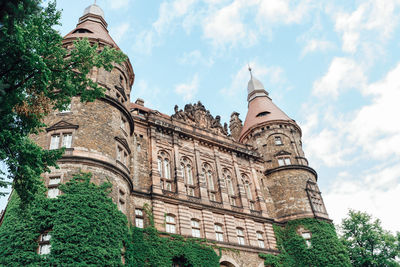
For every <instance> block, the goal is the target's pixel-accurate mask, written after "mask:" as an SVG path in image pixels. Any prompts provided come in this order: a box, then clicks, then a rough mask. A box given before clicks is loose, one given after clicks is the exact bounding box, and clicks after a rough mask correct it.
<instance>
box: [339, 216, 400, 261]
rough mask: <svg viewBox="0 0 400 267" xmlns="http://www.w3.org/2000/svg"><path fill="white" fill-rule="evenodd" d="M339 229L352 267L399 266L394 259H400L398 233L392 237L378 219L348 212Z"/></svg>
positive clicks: (399, 238)
mask: <svg viewBox="0 0 400 267" xmlns="http://www.w3.org/2000/svg"><path fill="white" fill-rule="evenodd" d="M340 228H341V231H342V236H341V241H342V243H343V244H344V245H345V246H346V247H347V250H348V251H349V256H350V260H351V263H352V264H353V266H356V267H357V266H371V267H374V266H379V267H385V266H400V263H399V262H396V259H395V258H396V257H400V233H399V232H398V233H397V235H396V236H394V235H392V234H391V233H390V232H388V231H385V230H383V229H382V227H381V222H380V221H379V219H376V220H374V221H373V219H372V217H371V215H369V214H367V213H364V212H360V211H353V210H350V211H349V213H348V217H347V218H345V219H343V221H342V224H341V226H340Z"/></svg>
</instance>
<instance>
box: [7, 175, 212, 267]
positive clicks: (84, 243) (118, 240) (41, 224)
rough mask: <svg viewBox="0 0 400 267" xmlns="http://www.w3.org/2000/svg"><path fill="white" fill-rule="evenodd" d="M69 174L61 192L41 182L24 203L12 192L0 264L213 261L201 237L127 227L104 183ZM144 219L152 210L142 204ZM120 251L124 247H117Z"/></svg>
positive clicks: (209, 266)
mask: <svg viewBox="0 0 400 267" xmlns="http://www.w3.org/2000/svg"><path fill="white" fill-rule="evenodd" d="M90 179H91V174H88V173H80V174H78V175H75V176H74V177H73V178H72V179H71V180H70V181H68V182H67V183H66V184H65V185H60V189H61V191H62V192H63V194H62V195H60V196H58V197H57V198H55V199H48V198H46V194H45V192H46V191H45V190H46V188H44V186H43V185H42V187H41V190H40V193H38V194H37V195H36V196H35V198H34V200H33V201H32V202H31V203H30V204H28V205H20V203H21V201H20V198H19V197H18V195H17V194H16V193H15V192H14V193H13V196H12V197H11V200H10V203H9V204H8V207H7V211H6V214H5V217H4V221H3V224H2V225H1V226H0V266H122V260H121V256H122V254H124V257H125V263H126V264H125V265H126V266H172V263H173V262H174V261H175V262H176V261H178V262H180V263H181V264H182V265H183V266H207V267H213V266H215V267H217V266H219V263H218V262H219V256H218V255H217V254H216V253H215V251H214V249H213V248H212V247H211V246H210V245H207V244H206V242H205V240H201V239H184V238H183V237H182V236H179V235H171V236H170V235H166V234H162V235H164V236H161V235H160V233H159V232H158V231H157V230H156V229H155V228H154V224H153V225H151V226H150V227H148V228H146V229H139V228H136V227H128V222H127V219H126V217H125V215H124V214H123V213H122V212H120V211H119V210H118V208H117V206H116V205H115V204H114V203H113V202H112V200H111V198H110V197H109V196H108V195H109V193H110V189H111V184H110V183H104V184H102V185H100V186H98V185H95V184H93V183H91V182H90ZM146 213H149V214H150V216H149V214H148V216H149V218H150V221H153V220H152V214H151V212H150V208H148V207H147V208H146ZM47 230H51V240H50V243H51V253H50V254H49V255H38V254H37V249H38V238H39V236H40V234H41V233H43V232H44V231H47ZM123 251H125V252H123Z"/></svg>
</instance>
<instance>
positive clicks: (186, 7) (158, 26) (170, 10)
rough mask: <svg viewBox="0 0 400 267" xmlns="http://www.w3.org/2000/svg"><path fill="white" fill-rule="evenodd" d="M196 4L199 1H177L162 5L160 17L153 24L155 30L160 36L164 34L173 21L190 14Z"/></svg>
mask: <svg viewBox="0 0 400 267" xmlns="http://www.w3.org/2000/svg"><path fill="white" fill-rule="evenodd" d="M196 2H197V0H175V1H173V2H163V3H161V5H160V9H159V17H158V19H157V20H156V21H155V22H154V23H153V27H154V29H155V30H156V31H157V33H158V34H161V33H163V32H164V31H166V29H168V28H170V24H171V23H172V21H174V20H175V19H177V18H180V17H183V16H185V15H186V14H187V13H189V12H190V11H191V8H192V7H193V6H194V4H195V3H196Z"/></svg>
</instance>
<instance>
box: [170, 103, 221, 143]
mask: <svg viewBox="0 0 400 267" xmlns="http://www.w3.org/2000/svg"><path fill="white" fill-rule="evenodd" d="M174 111H175V114H173V115H172V116H171V118H172V119H175V120H179V121H183V122H185V123H187V124H189V125H192V126H197V127H199V128H202V129H206V130H210V131H211V132H213V133H216V134H220V135H225V136H228V126H227V124H226V123H225V124H226V125H224V126H222V124H221V116H216V117H215V118H214V117H213V116H212V115H211V113H210V111H209V110H207V109H206V108H205V107H204V105H203V104H202V103H201V102H200V101H198V102H197V103H195V104H186V105H185V107H184V110H182V109H179V107H178V105H175V107H174Z"/></svg>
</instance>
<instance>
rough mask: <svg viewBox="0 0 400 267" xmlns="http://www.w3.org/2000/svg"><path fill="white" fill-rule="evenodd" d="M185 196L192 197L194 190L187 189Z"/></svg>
mask: <svg viewBox="0 0 400 267" xmlns="http://www.w3.org/2000/svg"><path fill="white" fill-rule="evenodd" d="M187 194H188V196H191V197H194V189H193V188H191V187H188V189H187Z"/></svg>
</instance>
